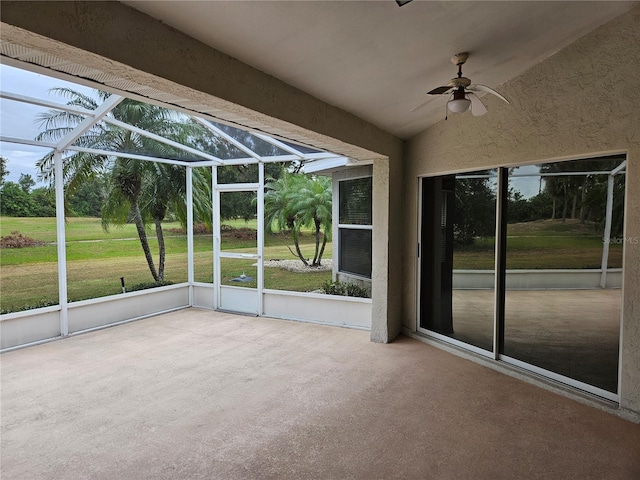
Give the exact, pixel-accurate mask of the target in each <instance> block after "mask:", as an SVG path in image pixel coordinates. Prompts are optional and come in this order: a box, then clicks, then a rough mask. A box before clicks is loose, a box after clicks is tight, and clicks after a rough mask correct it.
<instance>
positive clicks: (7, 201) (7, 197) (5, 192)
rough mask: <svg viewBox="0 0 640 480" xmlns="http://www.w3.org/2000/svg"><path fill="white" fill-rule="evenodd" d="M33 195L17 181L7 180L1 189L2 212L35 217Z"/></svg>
mask: <svg viewBox="0 0 640 480" xmlns="http://www.w3.org/2000/svg"><path fill="white" fill-rule="evenodd" d="M34 210H35V205H34V203H33V199H32V198H31V196H30V195H29V194H28V193H27V192H25V191H24V190H23V189H22V188H21V187H20V185H18V184H17V183H15V182H5V183H4V185H2V189H0V214H2V215H7V216H9V217H33V216H34Z"/></svg>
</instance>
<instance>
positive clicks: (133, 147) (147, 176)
mask: <svg viewBox="0 0 640 480" xmlns="http://www.w3.org/2000/svg"><path fill="white" fill-rule="evenodd" d="M52 91H54V92H56V93H58V94H61V95H63V96H65V97H67V98H69V101H68V102H67V105H71V106H79V107H82V108H85V109H88V110H95V109H96V108H97V107H98V105H99V104H100V103H102V102H103V101H104V100H106V98H107V97H108V94H107V93H105V92H101V91H96V94H95V95H96V96H95V98H94V97H91V96H89V95H85V94H82V93H80V92H77V91H75V90H72V89H69V88H55V89H52ZM109 116H111V117H113V118H115V119H117V120H120V121H122V122H124V123H127V124H129V125H133V126H136V127H139V128H142V129H144V130H147V131H149V132H152V133H155V134H158V135H161V136H164V137H166V138H170V139H173V140H177V141H183V142H184V141H185V140H186V139H188V138H189V136H190V135H192V134H193V131H194V127H193V124H192V123H190V122H185V121H183V120H182V119H181V118H179V117H177V115H176V114H175V113H174V112H171V111H170V110H167V109H164V108H161V107H157V106H154V105H148V104H145V103H141V102H136V101H133V100H129V99H125V100H124V101H122V102H121V103H120V104H118V105H117V106H116V107H115V108H114V109H113V110H111V112H110V113H109ZM39 120H40V123H41V125H42V127H43V128H45V130H44V131H43V132H41V133H40V134H39V135H38V136H37V137H36V139H37V140H43V141H59V140H60V139H61V138H63V137H64V136H65V135H66V134H67V133H69V132H71V131H73V129H74V128H75V127H76V126H77V125H78V124H79V123H80V122H81V121H82V120H84V117H83V116H82V115H78V114H75V113H70V112H62V111H58V110H51V111H49V112H46V113H44V114H42V115H40V117H39ZM76 145H80V146H84V147H91V148H95V149H101V150H108V151H113V152H126V153H138V154H145V155H149V156H156V157H164V158H167V157H168V158H180V157H181V156H182V153H181V151H179V150H177V149H175V148H173V147H171V146H167V145H165V144H163V143H160V142H157V141H155V140H152V139H150V138H149V137H146V136H144V135H140V134H138V133H136V132H132V131H130V130H126V129H122V128H119V127H116V126H114V125H112V124H110V123H106V122H104V123H103V122H99V123H96V124H95V125H93V126H92V127H91V128H90V129H89V130H88V131H87V132H85V133H84V134H83V135H82V136H81V137H79V138H78V140H77V141H76ZM38 167H39V169H40V171H41V175H42V177H43V178H44V179H49V180H51V179H52V174H53V152H52V153H50V154H48V155H46V156H45V157H43V158H42V159H41V160H39V161H38ZM63 172H64V180H65V197H66V198H67V199H68V198H69V197H70V196H71V195H73V194H74V192H75V191H76V190H77V189H78V188H79V186H80V185H81V184H82V183H83V182H84V181H86V180H87V179H88V178H92V177H95V176H96V175H100V174H102V175H105V176H106V177H107V179H108V182H107V185H108V191H107V199H106V200H105V202H104V205H103V207H102V211H101V214H102V226H103V228H104V229H105V230H108V229H109V226H110V225H123V224H125V223H126V222H128V221H132V222H133V223H134V224H135V226H136V230H137V233H138V238H139V240H140V244H141V246H142V250H143V253H144V256H145V259H146V260H147V264H148V266H149V270H150V272H151V275H152V276H153V279H154V280H155V281H156V282H162V281H164V259H165V255H166V253H165V245H164V235H163V232H162V225H161V222H162V220H164V218H165V216H166V213H167V210H168V208H169V204H171V203H174V204H175V205H177V208H176V209H177V210H178V211H179V212H184V210H185V208H184V206H182V207H180V205H184V189H185V182H184V168H182V167H178V166H175V165H167V164H159V163H155V162H147V161H141V160H132V159H126V158H122V157H111V156H106V155H95V154H89V153H82V152H79V153H75V154H73V155H71V156H69V157H67V158H66V159H65V164H64V168H63ZM66 203H67V202H65V205H66ZM183 218H184V217H183ZM150 222H153V223H154V224H155V227H156V237H157V239H158V248H159V264H158V269H156V265H155V263H154V260H153V255H152V254H151V249H150V246H149V241H148V239H147V234H146V225H147V224H148V223H150Z"/></svg>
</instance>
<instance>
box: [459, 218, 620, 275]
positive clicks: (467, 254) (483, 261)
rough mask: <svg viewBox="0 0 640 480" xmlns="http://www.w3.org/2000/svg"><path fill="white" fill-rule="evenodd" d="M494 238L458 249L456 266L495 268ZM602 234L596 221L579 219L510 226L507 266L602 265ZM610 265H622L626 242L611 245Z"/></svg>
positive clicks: (565, 266)
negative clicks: (583, 221)
mask: <svg viewBox="0 0 640 480" xmlns="http://www.w3.org/2000/svg"><path fill="white" fill-rule="evenodd" d="M494 243H495V240H494V239H493V238H479V239H476V241H475V242H474V244H473V245H471V246H469V247H465V248H456V249H454V254H453V268H455V269H469V270H487V269H493V268H494V265H495V260H494ZM602 247H603V242H602V237H601V234H598V232H597V228H596V226H594V225H593V224H584V225H583V224H580V223H579V222H578V221H577V220H567V221H565V222H562V221H561V220H539V221H535V222H528V223H515V224H510V225H508V227H507V269H514V270H515V269H554V268H558V269H559V268H562V269H565V268H566V269H584V268H600V265H601V261H602ZM607 264H608V267H609V268H621V267H622V245H620V244H611V245H610V248H609V259H608V262H607Z"/></svg>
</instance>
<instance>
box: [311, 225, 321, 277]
mask: <svg viewBox="0 0 640 480" xmlns="http://www.w3.org/2000/svg"><path fill="white" fill-rule="evenodd" d="M315 236H316V249H315V251H314V252H313V262H312V263H311V266H312V267H317V266H318V265H320V263H319V262H318V253H320V224H319V223H318V222H316V232H315Z"/></svg>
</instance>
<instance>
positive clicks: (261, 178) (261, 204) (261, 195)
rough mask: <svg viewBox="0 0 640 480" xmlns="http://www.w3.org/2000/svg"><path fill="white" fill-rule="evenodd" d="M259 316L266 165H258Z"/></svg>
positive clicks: (261, 295) (262, 287)
mask: <svg viewBox="0 0 640 480" xmlns="http://www.w3.org/2000/svg"><path fill="white" fill-rule="evenodd" d="M258 177H259V178H258V184H259V186H258V192H257V193H258V212H257V215H258V232H257V240H258V283H257V288H258V315H259V316H262V315H263V314H264V311H263V310H264V309H263V306H262V303H263V294H262V291H263V289H264V163H262V162H260V163H259V164H258Z"/></svg>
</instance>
